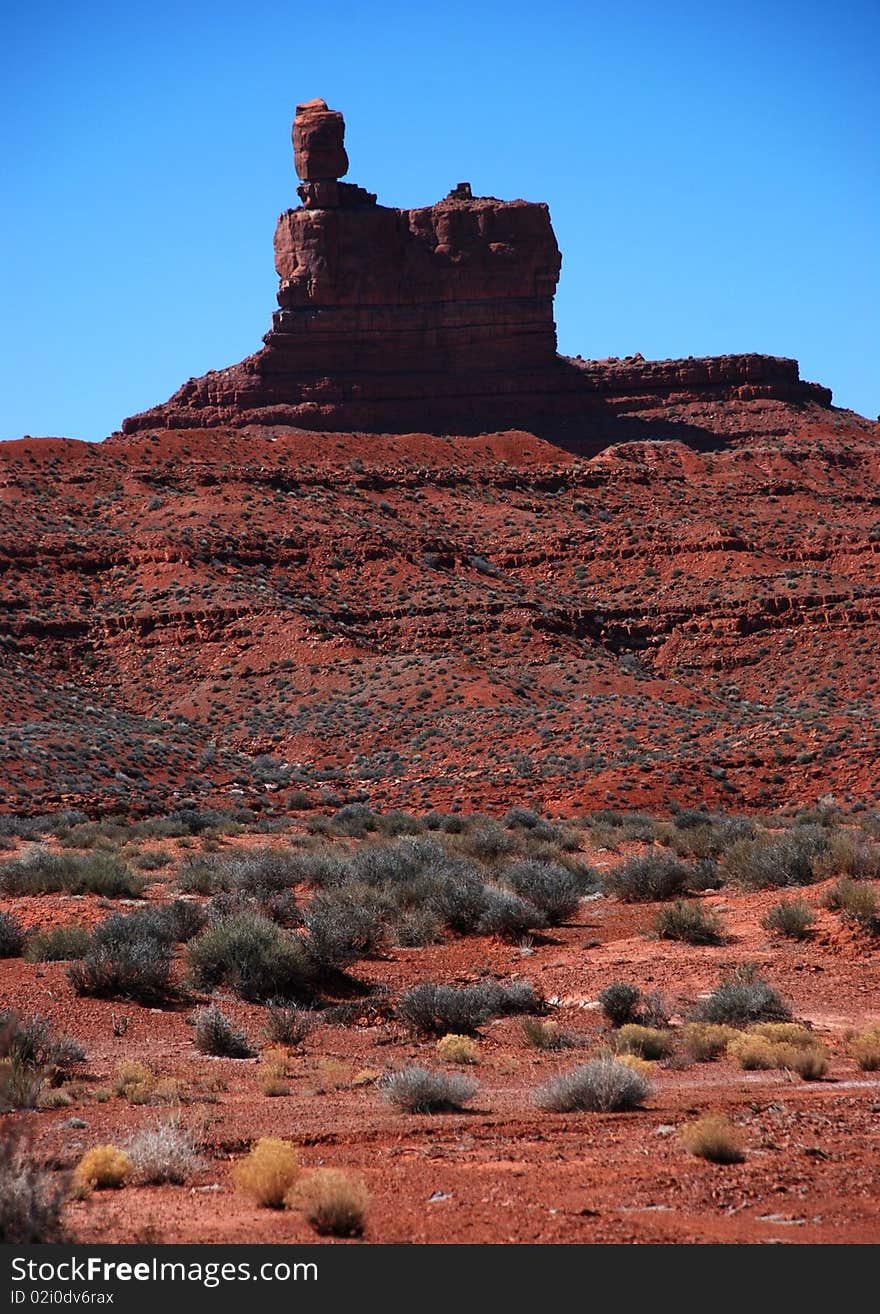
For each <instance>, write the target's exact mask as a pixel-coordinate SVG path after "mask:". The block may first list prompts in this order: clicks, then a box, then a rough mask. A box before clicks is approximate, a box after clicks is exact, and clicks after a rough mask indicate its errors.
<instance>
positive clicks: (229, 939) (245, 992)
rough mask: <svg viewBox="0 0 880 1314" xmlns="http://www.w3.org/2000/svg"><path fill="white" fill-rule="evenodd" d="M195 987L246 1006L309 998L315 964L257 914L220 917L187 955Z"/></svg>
mask: <svg viewBox="0 0 880 1314" xmlns="http://www.w3.org/2000/svg"><path fill="white" fill-rule="evenodd" d="M186 956H187V962H188V965H189V971H190V975H191V978H192V981H193V984H194V986H195V987H196V988H197V989H199V990H214V989H216V987H217V986H226V987H227V988H228V989H230V990H234V991H235V993H236V994H238V995H240V996H241V997H242V999H246V1000H248V1001H250V1002H251V1003H265V1002H266V1001H268V1000H274V999H278V998H280V999H290V998H297V997H302V996H304V995H310V994H311V991H312V987H313V983H314V980H315V964H314V961H313V959H312V958H311V956H310V954H309V952H308V950H307V949H306V947H305V945H304V944H303V942H302V941H301V940H300V939H299V938H298V937H296V936H294V935H289V934H287V933H286V932H285V931H283V930H282V929H281V928H280V927H278V926H276V925H275V923H274V922H270V921H269V920H268V919H267V918H265V917H262V916H260V915H259V914H256V913H247V912H243V913H239V914H236V915H233V916H230V917H223V918H221V919H220V920H219V921H218V922H216V923H215V924H214V925H211V926H208V927H206V928H205V930H204V931H202V932H201V934H200V935H198V936H197V937H196V938H195V939H194V940H190V942H189V944H188V945H187V950H186Z"/></svg>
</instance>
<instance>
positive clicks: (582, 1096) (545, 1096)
mask: <svg viewBox="0 0 880 1314" xmlns="http://www.w3.org/2000/svg"><path fill="white" fill-rule="evenodd" d="M649 1090H650V1085H649V1083H648V1081H647V1080H646V1079H645V1077H644V1076H643V1075H642V1074H641V1073H639V1072H634V1071H633V1070H632V1069H631V1068H630V1067H628V1066H627V1065H626V1064H625V1063H620V1062H619V1061H618V1060H617V1059H615V1058H610V1057H602V1058H596V1059H590V1060H589V1061H588V1062H586V1063H581V1064H579V1066H578V1067H576V1068H571V1069H569V1071H568V1072H563V1073H561V1074H560V1075H559V1076H558V1077H554V1078H553V1080H552V1081H550V1082H548V1083H547V1085H546V1086H542V1087H541V1088H540V1089H539V1090H538V1091H536V1093H535V1097H534V1098H535V1103H536V1104H537V1106H538V1107H539V1108H541V1109H549V1110H550V1111H551V1112H553V1113H576V1112H587V1113H620V1112H622V1111H623V1110H625V1109H635V1108H637V1107H638V1106H639V1105H640V1104H641V1103H642V1101H643V1100H644V1099H645V1097H646V1096H647V1094H648V1092H649Z"/></svg>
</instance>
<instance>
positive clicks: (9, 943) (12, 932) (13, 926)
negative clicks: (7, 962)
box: [0, 912, 24, 958]
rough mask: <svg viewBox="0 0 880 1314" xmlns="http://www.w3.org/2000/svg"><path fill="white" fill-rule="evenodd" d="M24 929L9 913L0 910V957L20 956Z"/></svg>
mask: <svg viewBox="0 0 880 1314" xmlns="http://www.w3.org/2000/svg"><path fill="white" fill-rule="evenodd" d="M23 950H24V931H23V930H22V929H21V927H20V925H19V924H18V922H17V921H16V920H15V918H14V917H13V916H12V914H11V913H6V912H0V958H20V957H21V955H22V952H23Z"/></svg>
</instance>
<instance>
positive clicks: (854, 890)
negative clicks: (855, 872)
mask: <svg viewBox="0 0 880 1314" xmlns="http://www.w3.org/2000/svg"><path fill="white" fill-rule="evenodd" d="M825 906H826V907H828V908H832V909H834V910H835V911H836V912H839V913H841V914H842V915H843V917H844V918H845V919H846V920H847V921H849V922H854V923H855V924H856V925H857V926H861V927H863V928H864V929H865V930H869V931H876V930H877V929H878V928H880V918H878V915H877V895H876V894H875V893H874V890H873V889H872V887H871V886H870V885H866V884H864V883H862V882H861V881H854V880H852V879H851V878H850V877H849V876H842V877H841V878H840V880H839V881H835V883H834V884H833V885H832V886H831V889H830V890H829V891H828V893H827V894H826V896H825Z"/></svg>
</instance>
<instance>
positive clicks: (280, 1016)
mask: <svg viewBox="0 0 880 1314" xmlns="http://www.w3.org/2000/svg"><path fill="white" fill-rule="evenodd" d="M311 1025H312V1018H311V1017H310V1016H309V1014H308V1013H306V1012H305V1011H304V1010H303V1009H301V1008H297V1007H296V1006H295V1005H293V1004H285V1003H283V1002H275V1001H271V1002H270V1003H269V1004H268V1005H267V1007H266V1026H265V1035H266V1039H267V1040H271V1041H274V1042H275V1044H277V1045H290V1046H296V1045H301V1044H302V1043H303V1041H304V1040H305V1038H306V1036H307V1035H308V1033H309V1030H310V1028H311Z"/></svg>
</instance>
